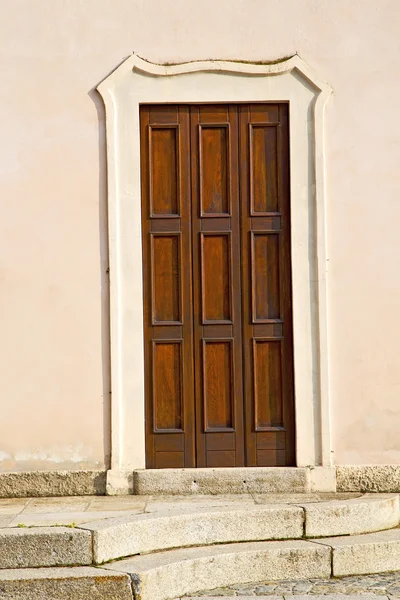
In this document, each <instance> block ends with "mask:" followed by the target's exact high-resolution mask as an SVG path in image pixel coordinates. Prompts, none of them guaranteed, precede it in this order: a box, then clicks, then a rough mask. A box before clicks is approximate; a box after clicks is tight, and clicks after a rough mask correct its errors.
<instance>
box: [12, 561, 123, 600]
mask: <svg viewBox="0 0 400 600" xmlns="http://www.w3.org/2000/svg"><path fill="white" fill-rule="evenodd" d="M0 597H1V598H4V599H6V600H87V599H88V598H90V600H133V593H132V587H131V580H130V578H129V576H128V575H126V574H124V573H117V572H113V571H106V570H104V569H97V568H96V569H95V568H93V567H64V568H47V569H46V568H42V569H11V570H4V571H1V572H0Z"/></svg>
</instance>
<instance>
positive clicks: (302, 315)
mask: <svg viewBox="0 0 400 600" xmlns="http://www.w3.org/2000/svg"><path fill="white" fill-rule="evenodd" d="M97 89H98V91H99V93H100V94H101V96H102V98H103V100H104V104H105V107H106V132H107V166H108V234H109V259H110V329H111V380H112V394H111V421H112V423H111V452H112V458H111V469H112V470H115V471H125V470H127V471H129V470H132V469H138V468H144V467H145V427H144V420H145V394H144V352H143V293H142V285H143V277H142V236H141V182H140V136H139V105H140V104H151V103H154V104H162V103H174V104H185V103H218V102H223V103H229V102H231V103H236V104H237V103H240V102H245V103H253V102H289V127H290V175H291V181H290V198H291V248H292V249H291V253H292V255H291V259H292V297H293V351H294V384H295V430H296V465H297V466H299V467H302V466H317V465H322V466H325V467H328V466H331V465H332V451H331V426H330V411H329V356H328V322H327V265H328V262H327V248H326V223H325V220H326V199H325V165H324V111H325V104H326V101H327V99H328V97H329V95H330V93H331V91H332V90H331V88H330V86H329V85H328V84H326V83H325V82H323V81H321V80H320V79H319V78H317V77H316V75H315V74H314V73H313V72H312V70H311V69H310V68H309V67H308V65H307V64H306V63H305V62H304V61H303V60H302V59H301V58H300V57H299V56H297V55H295V56H292V57H291V58H288V59H285V60H282V61H278V62H274V63H268V64H267V63H266V64H254V63H248V62H229V61H198V62H191V63H182V64H176V65H169V66H164V65H157V64H153V63H149V62H147V61H145V60H143V59H141V58H140V57H138V56H137V55H132V56H130V57H129V58H127V59H126V60H125V61H124V62H123V63H122V64H121V65H120V66H119V67H118V68H117V69H116V70H115V71H113V72H112V73H111V74H110V75H109V76H108V77H107V78H106V79H104V80H103V81H102V82H101V83H100V84H99V86H98V87H97Z"/></svg>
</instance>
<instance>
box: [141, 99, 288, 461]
mask: <svg viewBox="0 0 400 600" xmlns="http://www.w3.org/2000/svg"><path fill="white" fill-rule="evenodd" d="M140 127H141V163H142V164H141V173H142V214H143V217H142V230H143V266H144V268H143V273H144V306H145V310H144V319H145V332H144V333H145V366H146V380H145V381H146V465H147V467H153V468H168V467H190V466H198V467H234V466H242V465H245V464H246V465H248V466H256V465H259V466H283V465H289V464H294V416H293V365H292V323H291V320H292V315H291V273H290V211H289V208H290V207H289V163H288V153H289V147H288V146H289V129H288V106H287V105H286V104H254V105H220V104H219V105H218V104H217V105H196V106H180V105H179V106H177V105H175V106H174V105H163V106H147V107H146V106H144V107H141V114H140Z"/></svg>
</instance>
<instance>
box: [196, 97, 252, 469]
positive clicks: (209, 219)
mask: <svg viewBox="0 0 400 600" xmlns="http://www.w3.org/2000/svg"><path fill="white" fill-rule="evenodd" d="M191 160H192V244H193V315H194V317H193V319H194V349H195V377H194V379H195V387H196V389H195V398H196V401H195V404H196V447H197V466H199V467H213V466H214V467H216V466H226V467H235V466H239V465H244V438H243V382H242V341H241V314H240V269H238V268H237V266H238V265H239V264H240V241H239V240H240V224H239V182H238V111H237V107H236V106H227V105H225V106H222V105H215V106H193V107H191Z"/></svg>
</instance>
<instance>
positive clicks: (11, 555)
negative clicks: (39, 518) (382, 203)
mask: <svg viewBox="0 0 400 600" xmlns="http://www.w3.org/2000/svg"><path fill="white" fill-rule="evenodd" d="M92 561H93V558H92V539H91V534H90V532H89V531H83V530H82V531H81V530H79V529H73V528H69V527H33V528H21V529H19V528H18V529H3V530H0V569H17V568H20V567H52V566H66V565H90V564H92ZM1 579H2V573H1V572H0V581H1Z"/></svg>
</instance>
